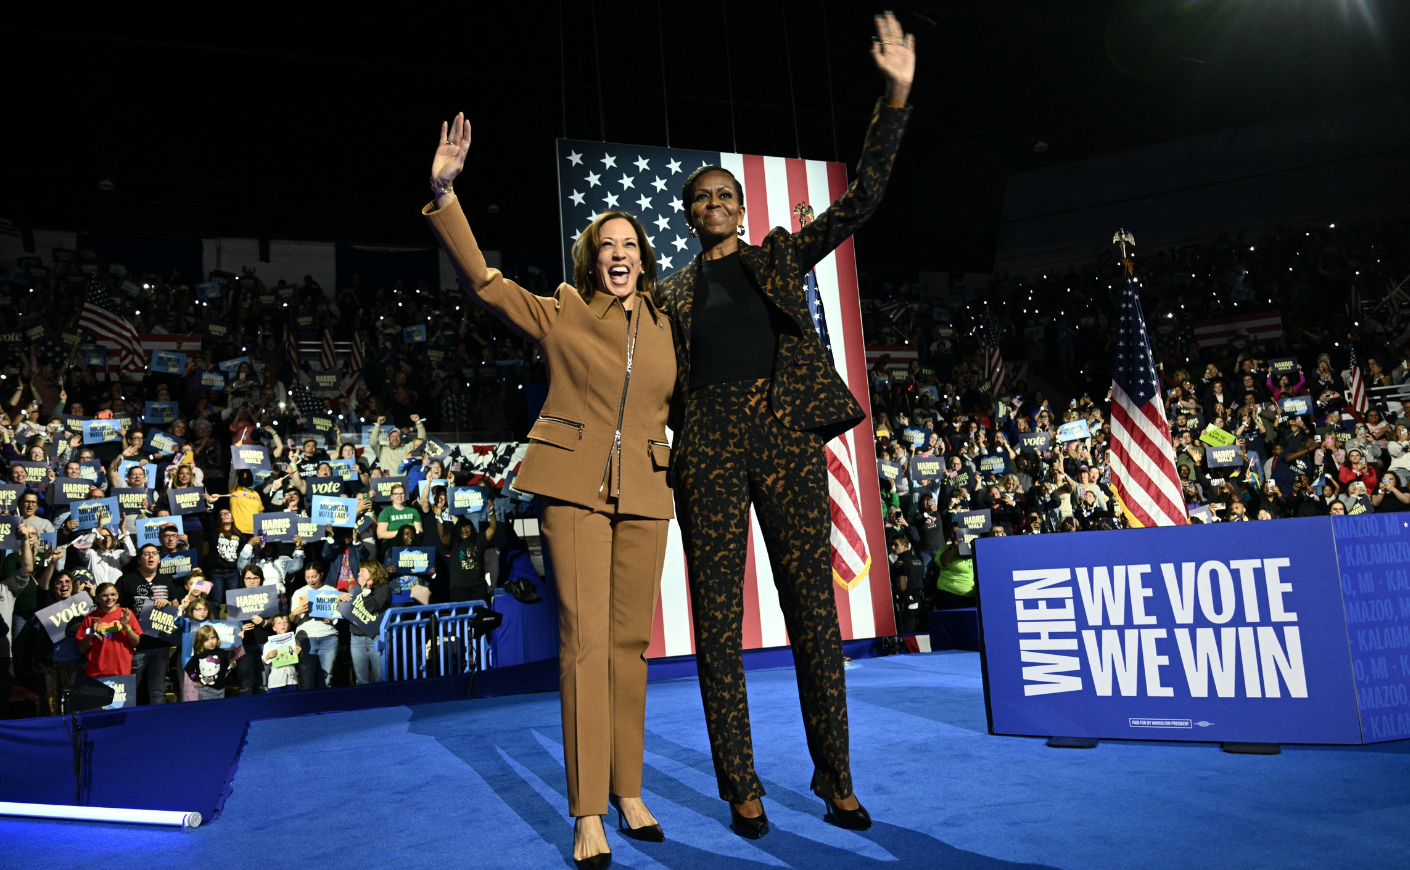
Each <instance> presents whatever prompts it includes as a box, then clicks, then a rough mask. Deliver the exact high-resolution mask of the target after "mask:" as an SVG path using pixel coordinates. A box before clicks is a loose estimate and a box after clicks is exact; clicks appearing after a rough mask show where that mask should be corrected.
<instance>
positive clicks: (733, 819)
mask: <svg viewBox="0 0 1410 870" xmlns="http://www.w3.org/2000/svg"><path fill="white" fill-rule="evenodd" d="M729 829H730V830H731V831H734V832H735V833H736V834H738V835H739V836H741V837H743V838H744V839H746V840H757V839H759V838H760V837H762V836H764V835H765V834H767V833H768V832H769V817H768V815H767V814H765V813H764V808H763V806H762V805H761V806H760V807H759V815H757V816H755V817H754V818H752V819H751V818H749V817H748V816H742V815H740V814H739V810H738V809H737V808H736V807H735V805H734V804H730V805H729Z"/></svg>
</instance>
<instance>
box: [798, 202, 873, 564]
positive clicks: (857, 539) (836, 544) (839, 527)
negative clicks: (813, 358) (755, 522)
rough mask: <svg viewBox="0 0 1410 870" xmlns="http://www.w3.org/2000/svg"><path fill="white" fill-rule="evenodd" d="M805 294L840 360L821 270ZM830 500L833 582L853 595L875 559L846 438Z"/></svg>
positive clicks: (804, 210) (833, 451)
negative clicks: (820, 287)
mask: <svg viewBox="0 0 1410 870" xmlns="http://www.w3.org/2000/svg"><path fill="white" fill-rule="evenodd" d="M793 212H794V216H795V217H797V218H798V223H799V226H800V227H802V226H806V225H807V224H808V223H810V222H811V221H812V219H813V209H812V206H810V205H808V204H807V203H806V202H802V203H798V204H797V205H795V206H794V207H793ZM803 294H804V296H805V297H806V299H807V301H808V316H809V317H811V318H812V319H813V326H814V327H816V328H817V330H818V338H820V339H821V340H822V344H823V348H824V349H825V350H826V351H827V353H828V356H831V357H833V358H834V359H836V355H835V354H834V353H833V350H832V334H831V333H830V332H829V330H828V328H827V312H826V311H825V309H824V302H823V298H822V292H821V291H819V290H818V274H817V270H816V269H814V270H811V271H809V272H808V274H807V275H806V276H805V277H804V278H803ZM826 449H827V497H828V506H829V512H830V514H831V516H832V535H831V538H830V543H831V544H832V579H833V582H835V583H837V585H839V586H841V587H842V588H843V589H846V590H847V591H848V592H851V591H852V589H853V588H855V587H856V586H857V584H859V583H861V582H862V581H863V580H865V579H867V574H868V572H870V571H871V556H870V555H869V554H868V552H867V541H866V532H865V530H864V525H863V522H862V505H861V500H860V499H858V498H857V480H856V477H857V463H856V462H855V461H853V458H852V452H851V450H852V446H851V444H850V442H848V440H847V438H846V437H838V438H834V439H832V440H831V441H829V442H828V443H827V448H826Z"/></svg>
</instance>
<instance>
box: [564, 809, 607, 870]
mask: <svg viewBox="0 0 1410 870" xmlns="http://www.w3.org/2000/svg"><path fill="white" fill-rule="evenodd" d="M598 818H599V819H601V818H602V817H601V816H598ZM602 828H603V830H602V835H603V837H604V838H605V837H606V836H607V826H606V825H603V826H602ZM573 837H574V840H576V839H577V830H576V829H574V832H573ZM573 864H574V865H575V866H576V867H577V868H578V870H607V868H608V867H611V866H612V850H610V849H609V850H607V851H606V852H598V853H597V854H596V855H589V856H588V857H586V858H574V859H573Z"/></svg>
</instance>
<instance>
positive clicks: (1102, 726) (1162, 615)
mask: <svg viewBox="0 0 1410 870" xmlns="http://www.w3.org/2000/svg"><path fill="white" fill-rule="evenodd" d="M1395 516H1398V515H1387V516H1379V515H1378V516H1367V517H1346V518H1336V519H1335V520H1333V519H1328V518H1307V519H1291V520H1283V521H1281V522H1279V523H1276V524H1268V525H1263V526H1260V525H1258V524H1256V523H1250V524H1245V523H1240V524H1237V525H1233V524H1229V525H1224V524H1218V525H1203V526H1176V527H1172V528H1158V529H1144V530H1140V531H1120V532H1091V533H1087V534H1082V535H1042V536H1040V537H1039V536H1033V537H1017V538H994V539H986V540H981V541H979V542H978V544H977V547H976V549H977V560H978V568H979V571H978V585H979V600H980V607H981V612H982V615H983V623H984V632H983V633H984V644H985V657H986V673H985V680H986V683H987V685H988V689H989V702H990V726H991V729H992V730H993V731H994V733H997V734H1031V735H1061V736H1090V737H1122V738H1135V739H1152V740H1202V741H1251V742H1270V743H1362V742H1368V743H1369V742H1377V741H1381V740H1394V739H1401V738H1405V737H1410V697H1407V692H1406V682H1407V673H1406V670H1405V669H1406V668H1407V662H1410V528H1407V527H1405V525H1404V524H1403V523H1401V522H1398V521H1395V520H1394V518H1395ZM1293 523H1297V524H1298V525H1296V526H1294V525H1292V524H1293ZM1348 647H1349V648H1350V655H1348Z"/></svg>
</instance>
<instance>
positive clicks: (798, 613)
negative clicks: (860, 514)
mask: <svg viewBox="0 0 1410 870" xmlns="http://www.w3.org/2000/svg"><path fill="white" fill-rule="evenodd" d="M681 442H682V447H681V450H680V451H679V452H678V453H677V455H676V457H675V458H676V462H677V465H676V476H677V482H676V505H677V513H678V515H679V520H680V525H681V530H682V532H683V534H684V538H685V553H686V559H687V561H688V563H689V569H690V597H691V607H692V611H693V612H692V615H693V616H694V619H695V653H696V665H697V667H698V669H699V672H700V695H701V698H702V699H703V700H704V702H705V723H706V727H707V728H708V730H709V732H710V753H711V755H712V756H713V758H714V762H715V777H716V779H717V780H718V781H719V787H720V797H721V798H723V799H724V800H727V801H730V802H732V803H737V804H738V803H745V802H747V801H751V800H753V799H754V798H757V797H760V796H762V795H763V794H764V787H763V786H762V785H761V784H760V783H759V778H758V776H757V775H756V774H755V772H754V746H753V741H752V738H751V736H750V732H749V700H748V697H747V695H746V692H745V688H744V657H743V624H744V592H743V590H744V561H745V555H746V552H747V550H746V547H747V544H748V535H749V505H750V502H753V505H754V512H755V514H756V515H757V516H758V518H759V526H760V531H762V532H763V537H764V544H765V546H766V548H767V549H768V554H769V564H770V565H771V566H772V568H773V575H774V582H775V584H776V585H777V587H778V596H779V605H780V606H781V608H782V610H783V617H784V624H785V626H786V627H787V629H788V638H789V642H790V643H791V644H792V646H793V658H794V662H795V663H796V674H797V679H798V696H799V700H800V701H801V702H802V707H803V726H804V729H805V730H806V732H807V738H808V753H809V754H810V755H811V756H812V759H813V767H814V771H815V772H814V785H815V787H816V789H817V791H818V793H819V794H821V795H824V796H826V797H831V798H846V797H848V796H850V795H851V794H852V773H851V765H850V760H849V754H848V747H847V687H846V683H845V680H844V677H843V673H842V634H841V631H840V629H839V628H838V624H837V602H836V598H835V597H834V593H833V589H832V565H831V555H830V550H829V544H828V537H829V534H830V531H831V528H832V521H831V513H830V510H829V506H828V495H827V459H826V456H825V454H824V445H823V442H822V439H821V438H819V437H818V436H817V435H815V434H813V433H811V432H795V431H793V430H791V429H788V428H786V427H785V426H783V424H781V423H780V422H779V421H778V418H777V417H775V416H774V415H773V413H772V412H771V411H770V410H769V381H768V380H767V379H764V380H760V381H742V382H735V383H728V384H717V385H713V386H708V387H702V388H700V389H698V390H696V391H694V392H693V393H691V395H690V398H689V400H688V401H687V403H686V411H685V427H684V432H683V437H682V439H681Z"/></svg>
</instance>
